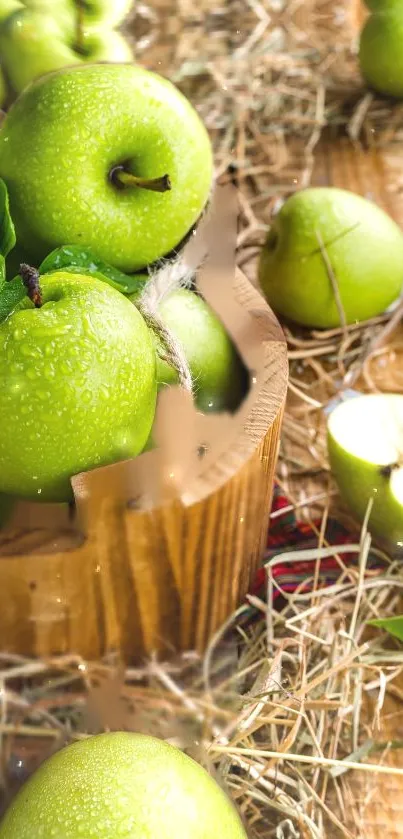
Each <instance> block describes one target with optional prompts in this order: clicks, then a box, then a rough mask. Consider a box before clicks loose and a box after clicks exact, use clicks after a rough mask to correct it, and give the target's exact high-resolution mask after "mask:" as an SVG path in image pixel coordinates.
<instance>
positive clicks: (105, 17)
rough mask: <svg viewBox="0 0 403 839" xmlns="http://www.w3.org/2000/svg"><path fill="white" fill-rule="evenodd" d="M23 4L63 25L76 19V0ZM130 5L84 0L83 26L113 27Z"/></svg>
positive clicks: (120, 1) (127, 2)
mask: <svg viewBox="0 0 403 839" xmlns="http://www.w3.org/2000/svg"><path fill="white" fill-rule="evenodd" d="M9 2H11V0H9ZM24 5H25V6H26V7H27V8H29V9H35V10H39V11H41V12H44V13H45V14H46V15H48V16H49V17H53V18H55V20H58V21H60V22H61V23H63V24H64V25H68V24H70V25H75V21H76V20H77V13H78V3H77V2H76V0H24ZM132 5H133V0H86V3H85V8H84V13H83V27H84V29H86V30H87V31H96V30H99V29H104V30H107V29H113V28H114V27H117V26H119V25H120V24H121V23H123V21H124V19H125V17H126V16H127V15H128V14H129V12H130V10H131V7H132Z"/></svg>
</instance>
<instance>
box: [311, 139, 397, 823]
mask: <svg viewBox="0 0 403 839" xmlns="http://www.w3.org/2000/svg"><path fill="white" fill-rule="evenodd" d="M402 159H403V145H402V146H399V147H397V146H396V145H394V146H391V147H389V148H385V149H382V151H379V150H378V151H377V150H376V149H370V150H368V151H365V150H363V149H362V148H360V147H358V146H353V144H352V143H351V142H350V141H349V140H348V139H347V138H341V139H339V140H337V141H335V140H331V139H330V138H328V139H325V140H324V141H323V142H322V144H321V145H320V147H319V149H318V154H317V166H316V169H315V172H314V175H313V183H314V184H315V185H322V186H324V185H332V186H337V187H341V188H344V189H349V190H352V191H354V192H358V193H360V194H361V195H364V196H366V197H371V198H373V199H374V200H375V201H376V202H377V203H378V204H379V205H380V206H382V207H383V208H384V209H385V210H386V211H387V212H388V213H389V214H390V215H391V216H392V217H393V218H394V219H395V221H396V222H397V223H398V224H400V225H401V226H402V227H403V195H402V193H401V192H400V191H399V190H398V189H397V188H396V181H397V177H399V170H398V161H400V168H401V161H402ZM400 177H401V174H400ZM402 332H403V330H402ZM400 340H401V339H400ZM400 689H401V690H402V697H403V680H401V683H400ZM375 701H376V697H375V698H374V700H373V701H369V703H368V719H369V720H371V719H372V717H373V714H374V707H375ZM373 736H374V739H375V740H376V741H377V742H378V743H388V742H393V741H402V740H403V701H402V700H400V699H398V698H395V697H393V696H388V695H387V697H386V700H385V704H384V708H383V712H382V718H381V726H380V729H379V730H377V731H375V732H374V733H373ZM378 757H379V756H378ZM382 762H383V763H385V764H387V765H389V766H394V767H398V768H402V767H403V749H395V748H391V749H389V750H388V749H385V755H384V759H383V761H382ZM350 786H351V791H352V795H353V799H354V809H355V812H356V813H358V814H359V822H358V824H357V821H356V820H355V822H354V824H349V828H350V830H351V831H352V833H353V835H354V836H356V837H357V839H361V837H362V839H364V837H365V839H379V837H380V836H383V837H384V838H385V839H403V778H401V777H398V776H392V775H390V776H389V775H388V776H384V775H372V774H371V775H364V773H356V774H355V775H354V776H353V778H352V779H351V782H350ZM345 804H346V808H347V807H348V802H347V801H346V802H345ZM336 835H337V836H339V835H340V833H339V831H337V832H336V833H335V834H332V833H330V836H332V839H333V836H334V839H336Z"/></svg>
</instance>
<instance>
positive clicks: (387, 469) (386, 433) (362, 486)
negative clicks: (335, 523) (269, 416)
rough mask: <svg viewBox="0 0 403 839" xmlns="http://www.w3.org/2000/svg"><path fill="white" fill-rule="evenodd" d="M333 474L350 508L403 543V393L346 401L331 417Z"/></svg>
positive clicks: (378, 530)
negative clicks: (369, 509)
mask: <svg viewBox="0 0 403 839" xmlns="http://www.w3.org/2000/svg"><path fill="white" fill-rule="evenodd" d="M328 451H329V460H330V466H331V470H332V473H333V475H334V477H335V479H336V483H337V485H338V487H339V490H340V494H341V496H342V498H343V500H344V502H345V503H346V505H347V506H348V507H349V509H350V510H351V512H352V513H353V514H354V515H355V516H356V517H357V519H358V520H359V521H362V520H363V518H364V516H365V513H366V511H367V507H368V502H369V501H370V499H371V498H373V499H374V504H373V508H372V513H371V518H370V520H369V529H370V531H371V532H373V533H374V535H376V536H378V537H379V538H381V539H383V540H385V541H387V542H389V543H392V544H396V543H400V544H402V543H403V396H401V395H396V394H368V395H363V396H357V397H353V398H350V399H348V400H347V401H346V402H342V403H341V404H340V405H338V406H337V408H335V409H334V410H333V411H332V413H331V414H330V417H329V420H328Z"/></svg>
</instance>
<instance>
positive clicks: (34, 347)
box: [0, 272, 156, 501]
mask: <svg viewBox="0 0 403 839" xmlns="http://www.w3.org/2000/svg"><path fill="white" fill-rule="evenodd" d="M10 285H11V284H10V283H7V284H6V289H8V287H9V286H10ZM41 292H42V305H40V306H39V307H38V308H34V305H33V303H32V302H31V300H30V299H29V297H28V296H26V297H25V298H24V299H23V300H21V301H20V302H19V303H18V304H17V305H16V306H15V308H14V309H13V310H12V312H11V314H9V316H8V317H6V318H5V320H3V322H2V323H1V324H0V423H1V427H2V434H1V435H0V492H4V493H10V494H13V495H18V496H21V497H25V498H34V499H36V500H40V501H42V500H43V501H45V500H46V501H65V500H69V498H71V486H70V478H71V477H72V476H73V475H75V474H77V473H78V472H81V471H87V470H89V469H92V468H94V467H96V466H100V465H105V464H108V463H112V462H115V461H117V460H122V459H126V458H131V457H134V456H135V455H136V454H138V453H139V452H140V451H141V450H142V448H143V446H144V444H145V442H146V440H147V438H148V436H149V433H150V429H151V426H152V423H153V420H154V412H155V400H156V377H155V348H154V345H153V341H152V338H151V336H150V332H149V330H148V328H147V326H146V324H145V322H144V320H143V318H142V317H141V315H140V313H139V312H138V311H137V310H136V308H135V307H134V306H133V305H132V304H131V303H130V301H129V300H128V299H127V298H126V297H124V295H122V294H121V293H120V292H119V291H116V290H115V289H113V288H111V287H110V286H109V285H107V284H106V283H104V282H102V281H101V280H98V279H95V278H90V277H87V276H80V275H78V274H68V273H66V272H57V273H55V274H47V275H45V276H43V277H42V278H41ZM0 299H1V294H0Z"/></svg>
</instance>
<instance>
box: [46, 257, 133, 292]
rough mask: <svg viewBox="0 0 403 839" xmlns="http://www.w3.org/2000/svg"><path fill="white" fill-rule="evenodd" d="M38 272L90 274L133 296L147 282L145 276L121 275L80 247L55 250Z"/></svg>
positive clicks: (121, 273) (120, 272) (115, 269)
mask: <svg viewBox="0 0 403 839" xmlns="http://www.w3.org/2000/svg"><path fill="white" fill-rule="evenodd" d="M38 270H39V273H40V274H49V273H50V272H51V271H62V270H63V271H70V272H71V273H77V274H79V273H85V274H91V276H94V277H97V278H98V279H100V280H103V281H104V282H107V283H108V284H109V285H111V286H112V287H113V288H116V289H117V290H118V291H121V292H122V294H134V292H136V291H138V290H139V289H140V288H142V287H143V286H144V283H145V282H146V280H147V277H146V275H141V274H133V275H132V276H129V275H128V274H123V272H122V271H119V270H118V269H117V268H114V267H113V266H112V265H108V263H107V262H103V260H102V259H98V257H97V255H96V254H95V253H94V251H93V250H92V249H91V248H83V247H81V245H63V247H61V248H56V250H54V251H52V253H50V254H49V256H47V257H46V259H44V261H43V262H42V265H40V266H39V269H38Z"/></svg>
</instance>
